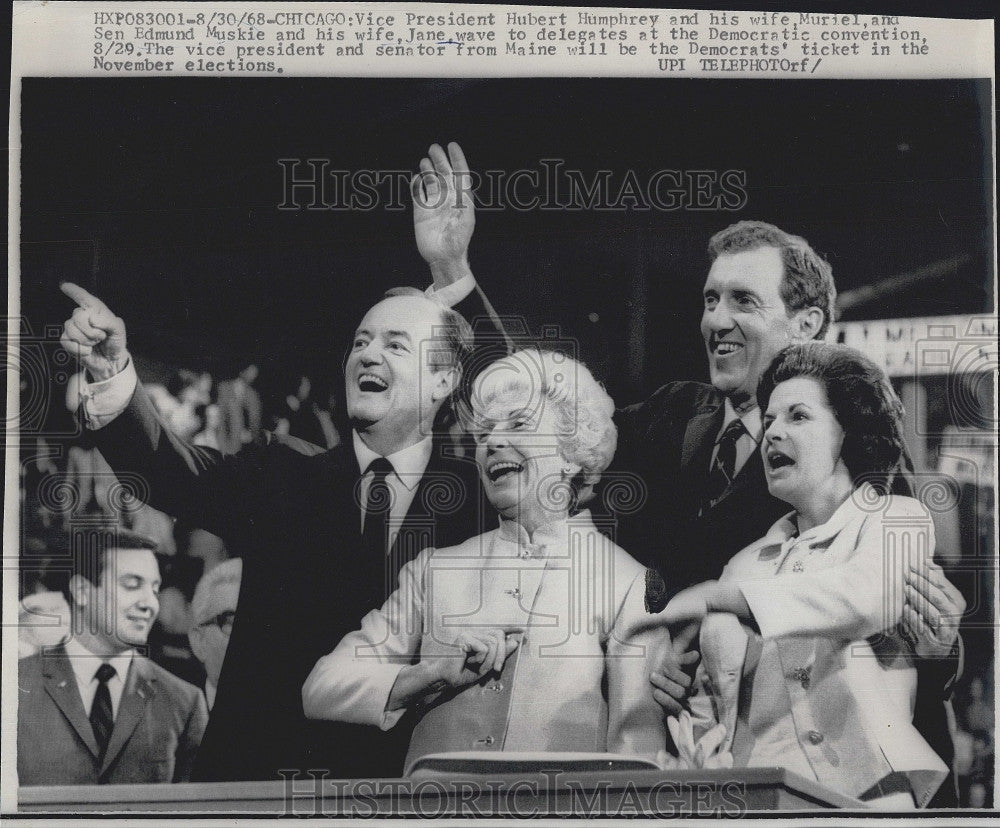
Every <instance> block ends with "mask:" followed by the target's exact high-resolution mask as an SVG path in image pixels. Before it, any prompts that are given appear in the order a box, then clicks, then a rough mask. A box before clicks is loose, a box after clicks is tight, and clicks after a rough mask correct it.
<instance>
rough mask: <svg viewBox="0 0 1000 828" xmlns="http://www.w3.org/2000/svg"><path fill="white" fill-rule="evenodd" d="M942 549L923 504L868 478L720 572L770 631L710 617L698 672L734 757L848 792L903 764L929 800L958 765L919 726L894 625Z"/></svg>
mask: <svg viewBox="0 0 1000 828" xmlns="http://www.w3.org/2000/svg"><path fill="white" fill-rule="evenodd" d="M933 552H934V526H933V523H932V522H931V518H930V515H929V514H928V513H927V511H926V510H925V509H924V507H923V506H922V505H921V504H920V503H919V502H918V501H916V500H913V499H912V498H908V497H899V496H891V497H881V496H879V495H878V494H877V493H876V492H875V491H874V490H873V489H872V488H871V487H869V486H862V487H861V488H859V489H858V490H857V491H855V493H854V495H853V496H852V497H851V498H850V499H848V500H847V502H845V503H844V504H843V505H842V506H841V507H840V508H839V509H838V510H837V511H836V512H835V513H834V515H833V516H832V517H831V518H830V520H829V521H827V523H825V524H823V525H822V526H817V527H815V528H813V529H811V530H809V531H807V532H804V533H803V534H802V535H797V527H796V523H795V513H792V514H790V515H788V516H786V517H785V518H782V519H781V520H780V521H778V522H777V523H776V524H775V525H774V526H773V527H772V528H771V530H770V532H768V534H767V536H766V537H764V538H763V539H762V540H760V541H758V542H757V543H754V544H751V545H750V546H748V547H747V548H746V549H744V550H742V551H741V552H739V553H738V554H737V555H736V556H735V557H734V558H733V559H732V560H731V561H730V562H729V564H728V565H727V566H726V568H725V570H724V572H723V574H722V577H721V579H720V580H722V581H728V582H733V581H735V582H737V583H738V584H739V586H740V589H741V591H742V593H743V595H744V597H745V598H746V600H747V603H748V604H749V605H750V609H751V611H752V612H753V615H754V618H755V619H756V622H757V624H758V626H759V629H760V635H759V636H757V635H756V634H754V633H751V632H749V630H747V628H746V627H743V628H741V627H740V625H739V624H737V623H734V622H735V619H734V618H733V616H731V615H728V614H714V615H710V616H709V617H708V618H706V620H705V623H704V624H703V625H702V632H701V647H702V653H703V668H704V669H702V670H700V676H701V678H702V680H703V682H706V683H707V685H708V687H709V688H710V689H711V691H712V692H713V694H714V695H713V702H714V714H715V716H716V717H717V718H718V719H721V720H722V721H724V722H726V724H727V730H728V731H729V739H730V744H731V747H732V750H733V757H734V761H735V763H736V765H737V766H751V767H752V766H764V765H778V766H782V767H787V768H789V769H791V770H794V771H796V772H798V773H801V774H803V775H805V776H806V777H807V778H809V777H813V778H815V779H816V780H817V781H819V782H821V783H823V784H825V785H828V786H830V787H831V788H833V789H835V790H838V791H841V792H843V793H846V794H848V795H851V796H859V795H861V794H864V793H866V792H868V791H869V790H870V789H871V788H872V787H873V786H875V785H876V783H879V782H880V780H883V779H884V778H885V777H887V776H889V775H890V774H893V773H902V774H904V775H905V777H906V780H907V781H908V782H909V784H910V786H911V788H912V790H913V792H914V797H915V799H916V802H917V805H918V806H922V805H925V804H926V803H927V801H928V800H929V799H930V798H931V796H932V795H933V794H934V792H935V790H936V789H937V788H938V786H939V785H940V784H941V782H942V780H943V779H944V777H945V776H946V774H947V771H948V769H947V767H946V766H945V764H944V763H943V762H942V761H941V759H940V758H939V757H938V756H937V754H936V753H934V751H932V750H931V749H930V747H928V745H927V743H926V742H925V741H924V739H923V738H922V737H921V736H920V734H919V732H918V731H917V730H916V728H914V727H913V725H912V719H913V703H914V699H915V696H916V683H917V678H916V669H915V667H914V664H913V657H912V650H911V649H910V648H909V646H908V645H907V643H906V642H905V641H904V640H903V639H902V638H901V637H900V636H899V634H898V633H897V632H896V625H897V623H898V622H899V620H900V618H901V615H902V608H903V603H904V574H905V571H906V568H907V567H908V566H909V565H910V564H911V563H913V564H914V565H916V564H917V563H918V562H919V561H924V560H930V558H931V557H932V555H933ZM741 635H742V636H743V639H742V640H741V639H740V636H741ZM740 676H742V680H741V681H740V680H739V678H738V677H740ZM734 677H737V680H736V682H735V685H740V684H741V685H742V686H738V688H737V689H736V690H734ZM737 706H739V713H738V714H737V710H736V708H737ZM734 729H735V733H733V730H734Z"/></svg>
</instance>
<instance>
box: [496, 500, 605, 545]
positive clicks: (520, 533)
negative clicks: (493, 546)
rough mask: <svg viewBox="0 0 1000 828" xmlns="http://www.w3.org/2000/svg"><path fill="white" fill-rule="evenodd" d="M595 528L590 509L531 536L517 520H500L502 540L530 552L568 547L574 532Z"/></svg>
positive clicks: (544, 526)
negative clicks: (544, 548)
mask: <svg viewBox="0 0 1000 828" xmlns="http://www.w3.org/2000/svg"><path fill="white" fill-rule="evenodd" d="M593 528H594V522H593V520H592V519H591V517H590V510H589V509H583V510H582V511H580V512H577V513H576V514H575V515H573V516H572V517H569V518H562V519H560V520H554V521H552V523H546V524H544V525H542V526H539V527H538V528H537V529H535V531H534V533H533V534H531V535H529V534H528V530H527V529H525V528H524V527H523V526H522V525H521V524H520V523H518V522H517V521H516V520H509V519H508V518H505V517H501V518H500V538H501V539H502V540H505V541H507V542H509V543H513V544H516V545H517V546H519V547H524V548H526V549H529V550H531V549H534V550H540V549H541V548H542V547H543V546H567V545H568V544H569V542H570V534H571V533H572V532H574V531H576V532H579V531H580V530H587V529H593ZM595 531H596V530H595Z"/></svg>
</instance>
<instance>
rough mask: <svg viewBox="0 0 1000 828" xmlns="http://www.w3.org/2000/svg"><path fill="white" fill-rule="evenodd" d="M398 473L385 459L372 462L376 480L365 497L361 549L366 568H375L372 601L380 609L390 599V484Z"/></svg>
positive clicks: (372, 470) (371, 466) (391, 499)
mask: <svg viewBox="0 0 1000 828" xmlns="http://www.w3.org/2000/svg"><path fill="white" fill-rule="evenodd" d="M393 471H395V470H394V469H393V467H392V463H390V462H389V461H388V460H386V459H385V458H384V457H378V458H376V459H375V460H372V462H371V465H369V466H368V468H367V469H366V470H365V473H366V474H367V473H368V472H371V474H372V478H371V481H370V482H369V484H368V494H367V495H366V497H365V523H364V528H363V529H362V532H361V547H362V549H363V550H364V555H365V558H364V561H365V566H366V567H371V572H372V574H373V576H374V578H373V581H372V589H373V591H374V592H373V594H372V595H371V599H372V600H373V601H377V604H376V606H382V603H383V602H384V601H385V599H386V598H387V597H388V595H389V594H388V592H387V591H386V586H387V584H388V580H387V577H386V576H387V573H386V565H387V558H386V540H387V537H388V529H389V510H390V509H391V508H392V502H393V499H394V494H393V491H392V489H391V488H390V487H389V483H388V481H387V480H386V477H388V476H389V475H390V474H392V473H393Z"/></svg>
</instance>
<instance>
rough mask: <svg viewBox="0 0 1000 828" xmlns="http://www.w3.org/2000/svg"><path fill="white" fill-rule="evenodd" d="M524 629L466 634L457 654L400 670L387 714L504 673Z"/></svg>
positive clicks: (458, 642) (459, 641) (457, 641)
mask: <svg viewBox="0 0 1000 828" xmlns="http://www.w3.org/2000/svg"><path fill="white" fill-rule="evenodd" d="M523 632H524V630H523V629H521V628H515V627H509V628H505V629H502V628H499V627H498V628H495V629H486V630H476V631H475V632H463V633H461V634H460V635H459V636H458V637H457V638H456V639H455V640H454V641H453V642H452V644H453V646H454V647H455V648H456V652H455V653H454V654H449V655H440V656H431V657H429V658H422V659H421V660H420V663H419V664H408V665H407V666H406V667H404V668H403V669H402V670H400V671H399V675H397V676H396V681H395V682H394V683H393V685H392V689H391V690H390V691H389V699H388V701H387V702H386V706H385V709H386V710H387V711H393V710H401V709H402V708H404V707H409V706H410V705H411V704H413V703H415V702H417V701H419V700H420V699H423V698H424V697H426V696H429V695H431V694H432V693H439V692H440V691H442V690H444V689H446V688H448V687H452V688H457V687H465V685H467V684H472V683H473V682H474V681H478V680H479V679H480V678H482V677H483V676H485V675H486V674H487V673H488V672H490V671H491V670H494V671H496V672H498V673H499V672H500V671H501V670H502V669H503V665H504V662H505V661H506V660H507V657H508V656H509V655H510V654H511V653H513V652H514V650H516V649H517V648H518V645H519V644H520V643H521V638H520V634H522V633H523Z"/></svg>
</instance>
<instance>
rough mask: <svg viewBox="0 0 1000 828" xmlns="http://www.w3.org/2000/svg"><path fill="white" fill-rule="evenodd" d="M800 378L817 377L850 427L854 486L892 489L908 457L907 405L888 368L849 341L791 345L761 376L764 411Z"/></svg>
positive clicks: (848, 454)
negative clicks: (783, 387) (779, 387)
mask: <svg viewBox="0 0 1000 828" xmlns="http://www.w3.org/2000/svg"><path fill="white" fill-rule="evenodd" d="M795 377H812V378H813V379H815V380H818V381H819V382H820V383H821V384H822V385H823V388H824V389H825V390H826V397H827V399H828V400H829V402H830V407H831V408H832V409H833V413H834V415H835V416H836V418H837V422H838V423H840V427H841V428H843V429H844V445H843V448H842V449H841V452H840V456H841V457H842V458H843V460H844V465H846V466H847V470H848V472H849V473H850V475H851V478H852V479H853V480H854V485H855V486H857V485H859V484H860V483H862V482H865V483H871V484H872V485H874V486H876V488H878V489H880V490H881V491H883V492H884V491H887V490H888V487H889V485H890V484H891V482H892V478H893V475H894V474H895V473H896V472H897V471H899V469H900V460H901V459H902V456H903V432H902V426H901V421H902V417H903V404H902V403H901V402H900V401H899V397H897V396H896V392H895V391H893V389H892V385H890V384H889V380H888V378H887V377H886V375H885V372H884V371H883V370H882V369H881V368H879V367H878V366H877V365H876V364H875V363H874V362H872V361H871V360H870V359H869V358H868V357H866V356H865V355H864V354H862V353H861V352H860V351H856V350H854V349H853V348H848V347H847V346H846V345H832V344H829V343H826V342H808V343H805V344H801V345H790V346H788V347H787V348H785V349H784V350H783V351H781V352H780V353H779V354H778V355H777V356H776V357H775V358H774V361H773V362H772V363H771V364H770V365H769V366H768V367H767V370H766V371H764V375H763V376H762V377H761V380H760V384H759V385H758V386H757V404H758V405H759V406H760V410H761V411H766V410H767V404H768V400H770V398H771V393H772V392H773V391H774V389H775V386H777V385H779V384H780V383H782V382H785V381H787V380H790V379H794V378H795Z"/></svg>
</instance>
